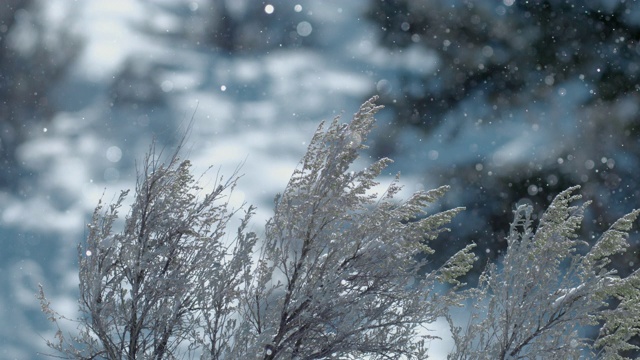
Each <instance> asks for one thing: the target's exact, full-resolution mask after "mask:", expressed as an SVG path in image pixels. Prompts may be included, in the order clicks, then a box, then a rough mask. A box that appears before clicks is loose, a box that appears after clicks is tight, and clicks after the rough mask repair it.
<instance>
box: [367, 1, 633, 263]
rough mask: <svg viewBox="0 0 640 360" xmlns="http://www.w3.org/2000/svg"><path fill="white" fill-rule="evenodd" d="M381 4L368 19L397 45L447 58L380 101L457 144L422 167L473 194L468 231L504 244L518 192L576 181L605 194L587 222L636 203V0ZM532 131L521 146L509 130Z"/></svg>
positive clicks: (527, 198)
mask: <svg viewBox="0 0 640 360" xmlns="http://www.w3.org/2000/svg"><path fill="white" fill-rule="evenodd" d="M371 4H372V8H371V10H370V13H369V18H370V19H371V20H372V21H374V22H375V23H376V24H378V25H379V26H380V27H381V28H382V32H381V34H382V36H381V38H380V41H381V42H382V44H384V45H385V46H386V47H387V48H388V49H389V51H392V52H403V51H404V52H406V51H409V50H410V49H412V48H414V47H418V48H424V49H428V50H429V51H431V52H432V53H433V54H434V55H435V56H436V58H437V66H436V69H435V71H433V72H432V73H429V74H427V75H422V74H415V73H410V72H407V73H405V74H402V73H400V74H399V75H398V78H397V79H395V80H396V83H397V84H398V86H395V87H393V88H390V89H389V91H388V92H387V93H386V94H385V95H384V96H383V97H382V101H383V103H385V104H388V105H389V107H391V108H393V109H394V111H395V119H396V120H397V121H398V122H402V123H405V124H408V126H412V127H415V128H416V129H419V130H418V131H423V132H424V134H425V137H426V138H429V135H433V137H431V138H430V139H431V140H432V141H433V142H434V143H435V146H436V147H437V148H438V149H440V150H441V152H442V151H446V152H447V153H449V154H451V153H455V154H456V155H458V157H459V159H460V160H459V161H455V162H454V163H453V164H452V163H451V162H443V163H442V164H441V165H433V166H432V165H430V164H424V165H422V167H424V168H427V169H429V171H430V172H436V173H438V174H440V178H441V179H440V181H441V182H442V183H446V184H451V185H452V186H453V188H454V189H456V190H455V191H454V192H453V194H458V195H457V196H456V197H457V198H458V199H460V198H463V199H465V200H466V201H468V202H466V203H465V204H466V205H467V206H468V208H469V210H470V214H471V215H470V218H469V220H475V221H477V224H482V225H481V227H479V228H477V229H475V231H474V232H470V233H468V234H467V237H468V240H467V241H471V240H478V239H483V240H479V247H480V248H487V249H490V250H491V251H490V252H489V254H497V253H499V252H500V251H501V250H504V248H505V247H506V245H507V244H506V242H504V241H503V240H501V239H503V238H504V236H503V235H504V232H503V230H502V229H505V228H506V226H507V225H508V223H507V220H506V219H507V218H508V216H505V215H508V214H507V213H508V211H507V209H509V208H510V207H511V206H512V205H511V204H514V203H519V204H522V203H528V204H532V203H535V204H539V205H541V206H546V204H548V203H549V202H550V201H551V200H552V199H553V196H554V194H557V193H558V192H560V191H561V190H563V189H565V188H567V187H569V186H571V185H573V184H582V186H583V192H584V193H585V194H586V195H587V196H588V197H589V198H592V199H594V204H593V206H592V207H591V208H590V209H589V211H588V212H587V214H586V215H585V216H586V219H587V221H586V222H585V226H584V229H583V233H584V234H586V235H589V234H591V233H594V232H595V233H600V232H602V231H604V230H605V227H606V224H609V223H612V222H613V221H615V219H617V218H619V217H620V216H622V215H623V214H624V213H627V212H629V211H630V210H631V209H632V208H634V207H635V204H637V199H638V195H639V191H640V187H639V184H638V180H637V169H638V168H639V167H640V147H639V146H638V142H637V136H638V131H639V130H640V116H639V115H638V114H640V112H639V109H640V106H639V104H640V96H639V95H638V94H639V93H638V90H639V88H638V86H639V85H638V83H639V81H638V80H639V78H640V65H639V64H640V43H639V42H638V38H640V18H639V17H638V14H639V13H640V4H638V2H635V1H607V0H597V1H564V0H544V1H543V0H535V1H510V0H504V1H503V0H500V1H497V0H492V1H481V2H480V1H467V0H456V1H449V0H447V1H438V0H436V1H421V0H390V1H386V0H385V1H382V0H372V2H371ZM470 129H472V130H470ZM474 131H475V132H477V136H476V137H474V135H473V134H474ZM487 132H489V133H491V136H485V135H484V134H486V133H487ZM527 137H528V138H530V139H534V140H532V141H531V144H529V145H525V144H523V142H520V147H519V148H517V149H516V150H517V151H520V152H522V153H523V154H524V155H523V156H519V157H518V156H516V155H512V153H513V152H511V151H509V150H510V148H509V147H508V146H510V145H513V144H510V140H514V139H516V138H522V139H526V138H527ZM460 139H462V141H460V142H459V143H456V140H460ZM434 143H432V144H426V145H425V146H427V147H429V146H434ZM460 143H462V145H459V144H460ZM452 144H458V146H454V145H452ZM381 145H383V146H384V149H385V150H382V147H381V148H380V150H379V152H381V153H382V154H384V155H386V154H388V153H391V154H392V153H393V151H394V150H393V149H394V148H398V144H396V143H394V142H393V141H390V142H389V143H384V144H381ZM516 145H517V144H516ZM447 146H450V148H447ZM516 147H517V146H516ZM412 150H416V149H412ZM517 151H514V152H517ZM390 156H393V155H390ZM537 215H538V214H533V216H534V218H535V217H537ZM482 226H483V227H484V228H482ZM632 246H633V248H634V249H637V248H638V245H637V244H632ZM481 255H482V256H485V254H484V252H483V254H481ZM489 256H494V255H489ZM620 260H621V261H618V262H617V267H618V268H619V269H620V270H621V271H623V272H628V271H629V267H630V266H633V265H632V264H637V263H638V262H639V260H638V256H637V252H634V251H630V252H628V253H626V254H625V255H624V257H622V258H620Z"/></svg>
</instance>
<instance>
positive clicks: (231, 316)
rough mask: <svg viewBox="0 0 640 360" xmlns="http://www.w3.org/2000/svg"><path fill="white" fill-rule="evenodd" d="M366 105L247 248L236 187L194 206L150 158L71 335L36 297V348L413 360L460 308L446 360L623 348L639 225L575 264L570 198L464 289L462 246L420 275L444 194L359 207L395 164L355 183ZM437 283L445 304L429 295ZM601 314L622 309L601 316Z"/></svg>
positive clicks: (308, 165) (518, 223) (323, 144)
mask: <svg viewBox="0 0 640 360" xmlns="http://www.w3.org/2000/svg"><path fill="white" fill-rule="evenodd" d="M375 100H376V98H372V99H371V100H369V101H367V102H366V103H364V104H363V105H362V106H361V108H360V110H359V111H358V112H357V113H356V114H355V116H354V117H353V119H352V121H351V122H349V123H348V124H341V123H340V122H339V119H338V118H336V119H335V120H334V121H333V122H331V123H330V124H329V125H328V126H327V127H326V129H325V127H324V125H321V126H320V127H319V128H318V130H317V131H316V134H315V135H314V137H313V139H312V141H311V143H310V145H309V148H308V150H307V153H306V155H305V156H304V157H303V159H302V161H301V163H300V165H299V166H298V168H297V169H296V170H295V171H294V173H293V175H292V177H291V180H290V181H289V183H288V185H287V187H286V188H285V190H284V192H283V193H282V194H280V195H278V196H277V197H276V200H275V210H274V215H273V217H272V218H271V219H270V220H269V221H268V222H267V224H266V227H265V230H264V233H263V235H262V236H260V237H259V236H258V235H256V234H255V233H252V232H250V231H248V230H247V228H248V224H249V221H250V219H251V215H252V214H253V210H254V209H253V207H251V206H248V207H247V206H245V207H243V208H241V209H233V208H232V207H231V206H230V204H229V202H228V199H229V195H230V194H231V192H232V191H233V189H234V187H235V185H236V182H237V180H238V172H237V171H236V172H235V173H234V174H232V176H231V177H230V178H229V179H225V178H223V177H222V176H220V175H218V176H217V177H216V184H215V186H214V187H213V188H214V190H213V191H211V192H209V193H205V192H204V191H203V189H202V188H200V187H199V185H198V181H196V179H194V177H193V176H192V175H191V172H190V165H189V162H188V160H180V159H179V157H178V155H179V151H178V152H176V153H175V154H174V156H172V157H171V158H170V159H169V160H168V161H167V163H166V164H163V163H162V162H161V161H159V160H158V157H156V154H155V151H154V150H153V149H152V151H151V152H150V154H149V155H148V156H147V157H146V159H145V162H144V166H143V167H142V171H141V172H140V174H139V181H138V183H137V185H136V189H135V194H134V199H133V204H132V205H131V207H130V209H129V211H128V214H127V215H126V216H125V218H124V221H123V222H122V224H120V223H119V222H118V216H119V211H120V208H121V206H122V204H123V202H124V201H125V199H126V197H127V196H128V192H123V193H122V194H121V196H120V197H119V198H118V199H117V200H116V201H115V203H114V204H112V205H109V206H107V207H106V208H105V207H103V205H102V204H99V205H98V207H97V208H96V210H95V212H94V215H93V219H92V222H91V224H90V225H89V234H88V237H87V241H86V244H84V245H81V246H79V248H78V254H79V255H78V256H79V260H80V264H79V265H80V266H79V275H80V301H79V308H80V317H79V318H78V319H76V320H73V321H76V322H77V326H78V330H79V331H78V333H76V334H65V333H64V332H63V331H62V327H63V326H62V324H61V322H63V321H67V320H68V319H66V318H64V317H63V316H61V315H60V314H58V313H56V312H55V311H53V310H52V309H51V307H50V305H49V302H48V301H47V299H46V298H45V296H44V292H43V291H42V289H41V291H40V294H39V298H40V300H41V303H42V307H43V311H44V312H45V313H46V314H47V315H48V316H49V318H50V319H51V320H52V321H53V322H54V323H55V325H56V326H57V327H58V332H57V333H56V335H55V339H53V340H51V341H49V342H48V344H49V346H50V347H51V348H52V349H54V350H56V351H57V352H58V356H62V357H63V358H71V359H98V358H100V359H176V358H180V359H182V358H201V359H328V358H335V359H358V358H366V359H423V358H426V357H427V350H428V349H427V345H428V344H433V343H434V341H433V340H434V339H436V338H437V337H438V335H442V334H437V333H432V332H430V331H429V330H428V326H429V324H430V323H432V322H434V321H435V320H436V319H437V318H439V317H447V318H449V319H450V320H451V316H450V313H449V309H450V308H451V307H452V306H457V305H459V304H460V303H462V301H463V300H464V299H465V298H471V299H473V301H474V302H475V303H476V304H477V305H478V306H479V308H478V309H477V310H476V312H475V313H474V314H473V315H472V317H471V320H470V322H469V325H468V326H467V327H465V328H462V327H458V326H457V325H455V324H454V323H453V321H451V324H452V329H453V335H454V340H455V342H456V347H455V349H454V351H453V352H452V354H451V356H450V357H451V358H454V359H466V358H482V359H496V358H504V359H506V358H545V359H546V358H558V359H560V358H562V359H566V358H571V357H577V356H578V355H579V354H580V353H581V352H583V351H585V350H586V351H590V352H591V353H592V354H594V355H596V356H602V357H609V358H615V356H617V354H619V353H620V351H622V350H626V349H629V347H630V346H631V345H629V344H628V340H629V339H630V338H631V337H632V336H634V335H637V334H638V329H639V327H640V324H639V323H638V322H639V320H638V319H639V318H640V308H639V307H640V305H639V302H640V296H639V294H640V280H639V278H640V275H638V272H636V273H634V274H632V275H631V276H629V277H627V278H624V279H621V278H619V277H617V276H616V275H615V273H613V272H612V271H608V270H607V269H606V265H607V264H608V262H609V259H610V256H611V255H613V254H615V253H617V252H620V251H624V250H625V249H626V241H625V238H626V236H627V232H628V231H629V229H630V227H631V223H632V222H633V220H634V219H635V217H636V216H637V215H638V212H634V213H632V214H629V215H627V216H626V217H624V218H623V219H621V220H619V221H618V222H617V223H616V224H614V225H613V227H612V228H611V230H609V231H608V232H607V233H606V234H604V235H603V237H602V238H601V240H600V241H599V242H598V243H597V244H596V245H595V246H594V247H593V248H592V249H591V251H590V252H588V254H587V255H584V256H582V255H579V254H578V253H576V251H575V248H576V246H578V245H579V244H581V243H580V242H578V241H576V240H574V236H573V234H574V231H575V230H576V227H577V226H578V225H579V223H580V221H581V219H582V212H583V211H584V206H586V205H583V206H579V207H575V206H572V205H570V203H571V202H572V201H573V200H576V199H577V196H575V195H572V191H574V190H575V189H569V190H567V191H566V192H564V193H562V194H560V195H559V196H558V198H556V200H555V201H554V203H553V204H552V206H551V207H550V208H549V210H548V211H547V213H546V215H545V216H544V217H543V218H542V220H541V222H540V226H539V227H538V230H537V232H535V233H534V231H533V230H532V224H531V222H532V220H531V209H530V208H519V209H518V211H517V212H516V220H515V221H514V223H513V225H512V228H511V233H510V235H509V238H508V241H509V250H508V252H507V255H506V257H505V259H504V265H503V266H500V267H497V266H491V267H489V269H488V270H487V271H486V272H485V273H484V274H483V276H482V278H481V282H480V287H479V288H478V289H473V290H467V291H460V289H459V288H460V286H461V285H462V284H461V283H460V282H459V280H458V278H459V277H460V276H462V275H465V274H466V273H467V272H468V271H469V269H470V268H471V266H472V263H473V261H474V259H475V257H474V255H473V253H472V248H473V245H469V246H467V247H466V248H464V249H462V250H460V251H459V252H458V253H457V254H456V255H454V256H453V257H452V258H450V259H449V260H448V261H446V262H445V264H444V265H443V266H442V267H441V268H439V269H438V270H435V271H433V272H430V273H427V274H422V273H421V272H420V270H421V269H424V265H425V261H427V260H428V258H427V259H425V257H424V256H422V255H424V254H429V255H431V254H433V250H432V249H431V248H430V247H429V246H428V243H429V242H430V241H434V240H435V239H436V238H437V236H438V234H439V233H440V232H442V231H445V230H446V228H445V227H444V226H445V225H446V224H447V223H448V222H450V220H451V219H452V218H453V217H454V216H455V215H456V214H457V213H459V212H460V211H462V210H463V209H462V208H455V209H452V210H448V211H444V212H439V213H436V214H432V215H428V214H427V213H426V212H425V208H426V207H428V206H429V204H431V203H433V202H435V201H437V200H438V199H439V198H440V197H442V196H443V194H444V193H445V192H446V190H447V187H441V188H438V189H435V190H431V191H427V192H416V193H415V194H413V195H412V196H411V197H409V199H407V200H405V201H400V200H397V199H396V197H397V195H398V192H399V191H400V189H401V187H400V185H399V184H398V178H397V177H396V179H395V181H393V182H392V183H391V184H390V185H389V186H388V188H387V190H386V192H385V193H384V194H381V195H380V196H378V195H376V194H374V193H373V192H372V189H373V187H374V186H377V185H378V183H377V182H376V178H377V177H378V176H379V175H380V173H381V171H382V170H383V169H384V168H385V166H386V165H387V164H388V163H389V162H390V160H388V159H381V160H379V161H377V162H375V163H374V164H372V165H371V166H369V167H367V168H365V169H363V170H360V171H356V170H354V169H353V166H354V161H355V160H356V159H357V157H358V152H359V151H360V150H362V149H364V148H366V146H365V145H364V142H365V141H366V137H367V135H368V134H369V132H370V131H371V129H372V127H373V125H374V119H373V116H374V114H375V113H376V112H377V111H378V110H379V109H380V108H381V107H380V106H376V105H375V103H374V102H375ZM241 212H244V215H242V214H241ZM238 215H242V216H239V217H238ZM235 221H239V225H238V226H237V228H236V229H235V230H233V231H232V233H229V231H230V230H231V229H232V222H235ZM116 227H119V228H121V229H118V230H116ZM418 259H425V260H418ZM565 265H568V267H566V266H565ZM565 268H567V269H568V270H563V269H565ZM443 283H446V284H450V286H449V287H448V290H445V291H443V290H440V291H436V288H441V287H439V286H438V285H439V284H443ZM613 298H615V299H617V300H618V302H616V304H617V305H615V306H614V305H611V306H609V307H607V308H605V307H603V305H604V304H605V302H606V301H608V300H611V299H613ZM595 322H604V326H603V327H602V331H601V335H600V337H599V338H598V339H597V340H596V341H595V342H589V341H587V340H586V339H581V338H580V337H578V335H577V328H578V326H580V325H582V324H588V323H595Z"/></svg>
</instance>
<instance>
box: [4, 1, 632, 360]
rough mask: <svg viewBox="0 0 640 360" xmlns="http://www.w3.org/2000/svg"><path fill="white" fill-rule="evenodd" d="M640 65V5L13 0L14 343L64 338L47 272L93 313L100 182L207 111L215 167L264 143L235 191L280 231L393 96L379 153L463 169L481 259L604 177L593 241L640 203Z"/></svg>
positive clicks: (121, 185)
mask: <svg viewBox="0 0 640 360" xmlns="http://www.w3.org/2000/svg"><path fill="white" fill-rule="evenodd" d="M639 77H640V2H638V1H629V0H627V1H613V0H583V1H564V0H546V1H542V0H529V1H517V0H500V1H498V0H491V1H483V2H477V1H467V0H429V1H426V0H393V1H382V0H359V1H339V0H325V1H312V0H300V1H293V0H273V1H254V0H226V1H225V0H198V1H187V0H117V1H109V0H83V1H73V2H72V1H67V0H6V1H2V2H1V3H0V289H1V291H0V358H2V359H36V358H40V357H41V356H40V355H37V352H38V351H44V352H46V351H47V350H46V349H45V348H44V340H43V339H42V337H45V338H51V337H52V334H53V329H51V328H50V325H49V324H48V323H47V321H46V320H45V318H44V316H43V315H42V314H41V313H40V307H39V304H38V302H37V300H36V298H35V296H34V294H35V293H36V291H37V284H38V283H42V284H43V285H44V287H45V289H46V291H47V293H48V295H49V296H50V298H51V300H52V303H53V306H54V307H55V308H56V309H58V310H59V311H60V312H62V313H65V314H70V315H71V314H73V313H74V312H75V310H76V300H75V299H76V296H77V275H76V263H77V261H76V245H77V244H78V243H82V241H83V236H84V231H85V230H84V229H85V224H86V223H87V222H88V220H89V217H90V213H91V211H92V210H93V208H94V207H95V205H96V204H97V201H98V199H100V198H101V197H102V198H103V199H104V200H106V201H110V200H111V199H112V198H113V196H114V194H117V193H118V192H119V191H120V190H121V189H130V188H132V187H133V185H134V183H135V167H136V161H137V160H139V159H141V157H142V156H143V155H144V153H145V151H147V149H148V147H149V145H150V143H151V141H152V139H154V138H155V139H156V140H157V142H158V145H159V147H166V149H167V150H166V151H171V149H173V147H175V145H176V142H177V141H178V140H179V139H180V137H181V136H182V134H183V132H184V130H185V126H186V125H187V124H188V123H189V121H190V119H191V118H192V117H193V119H194V122H193V132H192V134H191V136H190V137H189V139H188V142H187V146H186V155H188V157H189V158H190V159H191V160H192V162H193V163H194V164H195V165H196V169H195V171H196V174H197V173H199V172H201V171H204V170H205V169H206V168H207V167H208V166H210V165H213V166H214V171H215V169H217V168H218V167H220V168H221V171H222V172H223V173H230V172H231V171H232V170H233V169H234V168H235V167H236V166H237V165H238V164H239V163H241V162H243V161H244V162H245V163H244V166H243V168H242V172H243V173H244V174H245V175H244V177H243V178H242V179H241V181H240V187H239V189H238V191H237V193H236V198H235V199H234V202H235V203H237V204H240V203H242V201H247V202H249V203H252V204H255V205H257V206H258V209H259V211H258V216H257V217H256V219H255V221H254V225H255V226H256V228H259V227H260V226H261V225H262V224H263V223H264V220H265V219H267V218H268V217H269V216H270V211H271V205H272V199H273V196H274V195H275V194H276V193H277V192H279V191H281V190H282V189H283V188H284V186H285V185H286V182H287V180H288V178H289V175H290V174H291V172H292V171H293V169H294V167H295V166H296V164H297V162H298V160H299V158H300V157H301V156H302V154H303V153H304V151H305V149H306V142H307V141H309V139H310V138H311V136H312V134H313V131H314V130H315V128H316V126H317V125H318V123H319V122H320V121H321V120H328V119H331V118H333V117H334V116H336V115H340V114H343V113H344V116H345V118H348V117H350V116H351V114H352V113H354V112H355V111H356V110H357V107H358V105H359V104H360V103H362V102H363V101H364V100H366V99H367V98H368V97H370V96H371V95H374V94H379V95H380V96H381V100H380V102H381V103H383V104H384V105H386V106H387V108H386V109H385V110H384V111H383V112H381V113H380V115H379V116H378V119H379V124H378V128H377V129H376V131H375V134H374V136H373V137H372V139H371V141H370V145H371V148H370V149H369V153H368V154H367V155H366V156H365V160H366V157H370V158H371V159H372V160H373V159H377V158H379V157H382V156H389V157H391V158H393V159H395V160H396V162H395V163H394V164H393V165H392V167H391V169H390V171H389V174H388V175H392V174H395V173H396V172H398V171H401V172H402V174H403V180H402V181H403V183H404V184H406V188H407V190H408V191H415V190H417V189H422V188H432V187H435V186H438V185H441V184H450V185H451V186H452V191H451V194H450V196H448V197H447V199H446V201H445V203H443V204H441V206H442V207H443V208H447V207H452V206H466V207H467V208H468V211H467V212H466V213H465V214H464V215H462V216H459V217H458V218H457V219H456V222H455V223H454V224H453V231H452V232H451V233H450V234H447V235H446V237H442V238H441V240H440V241H438V242H437V243H435V244H432V245H433V246H434V247H435V248H436V249H438V251H440V252H441V253H442V254H451V253H453V252H454V251H456V250H458V249H460V248H462V247H463V246H464V245H465V244H466V243H468V242H470V241H475V242H477V243H478V244H479V247H478V255H479V256H481V257H482V259H481V260H480V261H479V262H478V268H477V269H476V270H479V269H480V268H481V266H483V265H484V264H485V263H486V261H487V260H490V259H495V258H497V257H499V254H500V251H501V250H503V249H504V246H505V245H506V244H505V242H504V233H505V231H507V229H508V223H509V221H510V220H511V211H512V209H513V208H514V205H515V204H517V203H531V204H534V205H535V206H536V209H538V210H543V209H544V207H545V206H546V205H547V204H548V202H549V201H550V200H551V199H552V198H553V196H554V195H555V194H557V193H558V192H559V191H561V190H563V189H565V188H566V187H568V186H570V185H573V184H580V185H582V186H583V189H582V192H583V194H584V195H585V197H586V198H588V199H591V200H593V201H594V204H593V205H592V206H591V208H590V212H589V213H588V216H587V218H588V219H587V221H586V222H585V226H584V228H583V233H584V238H585V239H586V240H589V239H591V238H592V237H594V236H595V235H596V234H598V233H600V232H601V231H603V229H605V228H606V227H607V226H608V225H609V224H611V223H612V222H613V220H615V219H617V218H618V217H620V216H621V215H622V214H623V213H626V212H628V211H629V210H631V209H632V208H636V207H638V206H639V205H638V203H639V201H638V199H639V198H638V192H639V191H640V184H639V182H640V176H639V175H640V174H639V172H638V169H639V165H640V143H639V141H638V137H639V136H640V94H639V88H640V81H639V80H640V79H639ZM212 175H213V174H212ZM205 185H206V184H205ZM632 242H633V248H632V250H631V251H630V252H628V254H627V255H626V256H624V257H621V258H620V259H619V261H618V262H617V263H616V265H617V266H618V267H619V270H620V271H621V272H622V273H623V274H624V273H626V272H628V271H629V270H630V269H633V268H637V267H638V265H639V264H640V256H639V254H638V248H639V247H640V246H639V243H638V236H637V235H636V236H635V237H633V238H632ZM437 262H438V261H437V259H434V264H437ZM472 277H473V276H472ZM472 277H471V279H470V280H471V281H473V279H472ZM445 350H446V349H445Z"/></svg>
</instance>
